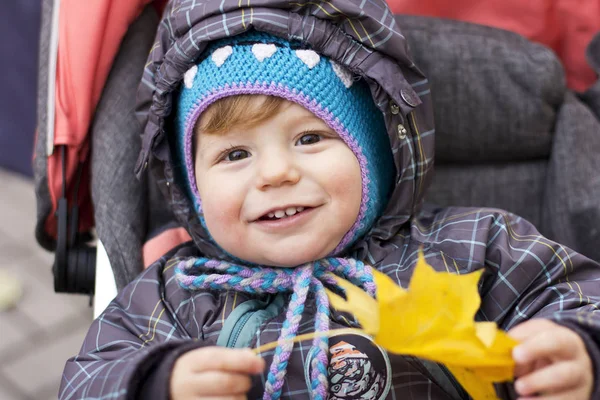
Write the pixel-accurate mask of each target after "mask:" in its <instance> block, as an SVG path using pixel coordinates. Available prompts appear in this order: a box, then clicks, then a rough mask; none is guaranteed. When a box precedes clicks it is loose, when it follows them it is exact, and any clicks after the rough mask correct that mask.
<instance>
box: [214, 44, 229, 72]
mask: <svg viewBox="0 0 600 400" xmlns="http://www.w3.org/2000/svg"><path fill="white" fill-rule="evenodd" d="M232 54H233V48H232V47H231V46H225V47H220V48H218V49H216V50H215V51H214V52H213V53H212V56H211V58H212V60H213V62H214V63H215V65H216V66H217V67H220V66H221V65H223V64H225V61H226V60H227V58H229V56H230V55H232Z"/></svg>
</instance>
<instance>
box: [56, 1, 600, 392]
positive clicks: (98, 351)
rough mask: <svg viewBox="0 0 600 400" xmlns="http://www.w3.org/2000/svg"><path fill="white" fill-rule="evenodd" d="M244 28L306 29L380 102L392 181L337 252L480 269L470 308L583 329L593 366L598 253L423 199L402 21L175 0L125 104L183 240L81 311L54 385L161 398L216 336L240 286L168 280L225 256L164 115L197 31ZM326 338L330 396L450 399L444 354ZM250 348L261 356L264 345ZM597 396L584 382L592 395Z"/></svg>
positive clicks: (427, 118) (326, 6)
mask: <svg viewBox="0 0 600 400" xmlns="http://www.w3.org/2000/svg"><path fill="white" fill-rule="evenodd" d="M251 27H253V28H254V29H257V30H261V31H266V32H269V33H271V34H275V35H279V36H282V37H284V38H288V39H295V40H300V41H302V42H305V43H308V44H310V46H311V47H312V48H313V49H315V50H316V51H317V52H319V53H321V54H324V55H326V56H328V57H329V58H331V59H333V60H335V61H337V62H339V63H340V64H342V65H344V66H345V67H346V68H348V69H349V70H351V71H352V72H354V73H355V74H359V75H361V76H363V77H364V78H365V80H366V81H367V82H368V83H369V85H370V87H371V92H372V94H373V98H374V100H375V103H376V104H377V106H378V107H379V108H380V110H381V112H382V113H383V115H384V119H385V122H386V127H387V130H388V134H389V137H390V144H391V147H392V150H393V154H394V157H395V163H396V170H397V171H398V173H397V179H396V182H397V184H396V187H395V189H394V191H393V193H392V195H391V199H390V202H389V205H388V206H387V209H386V210H385V212H384V215H383V216H382V217H381V218H380V219H379V220H378V221H377V222H376V223H375V225H374V226H373V228H372V229H371V231H369V232H368V234H367V235H366V236H365V237H364V238H362V239H361V240H359V241H358V243H356V244H355V245H354V247H353V248H352V249H351V250H350V252H349V253H350V254H349V255H351V256H353V257H356V258H360V259H362V260H364V261H365V262H367V263H369V264H371V265H373V266H375V267H376V268H377V269H379V270H380V271H382V272H384V273H386V274H388V275H389V276H390V277H392V278H393V279H394V280H395V281H396V282H397V283H398V284H400V285H402V286H403V287H407V286H408V283H409V280H410V277H411V274H412V270H413V267H414V265H415V263H416V259H417V253H418V250H419V248H422V249H423V251H424V253H425V255H426V258H427V261H428V263H429V264H431V265H432V266H433V267H434V268H435V269H437V270H440V271H450V272H453V273H457V274H463V273H468V272H472V271H475V270H478V269H484V270H485V273H484V275H483V278H482V280H481V282H480V293H481V297H482V305H481V308H480V310H479V312H478V314H477V319H478V320H488V321H495V322H497V323H498V325H499V326H500V327H501V328H503V329H510V328H511V327H513V326H515V325H516V324H518V323H520V322H522V321H525V320H528V319H531V318H548V319H552V320H554V321H556V322H557V323H559V324H562V325H565V326H567V327H569V328H571V329H573V330H575V331H576V332H578V333H579V334H580V335H581V336H582V338H583V339H584V341H585V343H586V346H587V348H588V351H589V353H590V355H591V357H592V359H593V360H594V364H595V365H596V361H597V360H600V352H599V349H598V341H597V340H598V339H597V338H599V337H600V314H599V313H598V305H599V304H600V290H599V289H598V283H597V281H598V280H599V279H600V268H599V267H600V266H599V265H598V264H597V263H595V262H593V261H591V260H589V259H587V258H585V257H583V256H581V255H579V254H576V253H574V252H573V251H571V250H570V249H568V248H565V247H563V246H561V245H559V244H556V243H553V242H552V241H550V240H547V239H545V238H544V237H542V236H540V235H539V233H538V232H537V231H536V229H535V228H534V227H533V226H531V224H529V223H528V222H527V221H525V220H523V219H521V218H519V217H517V216H514V215H512V214H509V213H506V212H503V211H501V210H493V209H466V208H442V209H438V208H424V207H423V205H422V199H423V194H424V192H425V190H426V188H427V186H428V184H429V180H430V177H431V172H432V167H433V144H434V125H433V114H432V109H431V98H430V90H429V83H428V81H427V79H426V78H425V77H424V76H423V74H422V73H421V72H420V71H419V70H418V68H417V67H416V66H415V65H414V63H413V62H412V60H411V56H410V54H409V51H408V48H407V43H406V40H405V38H404V36H403V35H402V34H401V32H400V30H399V28H401V27H398V26H397V24H396V21H395V19H394V17H393V15H392V14H391V13H390V11H389V9H388V8H387V6H386V4H385V3H384V2H383V1H382V0H364V1H354V0H353V1H350V0H329V1H307V0H298V1H297V2H289V1H287V0H285V1H284V0H241V1H240V0H174V1H171V2H170V3H169V5H168V7H167V10H166V12H165V16H164V18H163V21H162V22H161V24H160V26H159V30H158V33H157V38H156V43H155V45H154V46H153V49H152V51H151V53H150V56H149V59H148V63H147V65H146V69H145V71H144V76H143V79H142V83H141V86H140V89H139V93H138V98H139V102H138V115H139V117H140V120H141V121H142V123H143V124H144V126H145V131H144V136H143V148H142V152H141V154H140V157H139V160H138V167H137V170H138V173H140V174H141V173H142V172H143V171H144V170H145V169H146V168H148V169H149V170H150V173H152V174H154V175H155V176H156V178H157V181H158V183H159V185H160V187H161V190H162V191H163V192H164V194H165V196H166V199H167V201H168V202H169V204H170V206H171V209H172V210H173V211H174V213H175V215H176V216H177V218H178V219H179V221H180V222H181V223H182V224H184V225H185V226H187V227H188V230H189V232H190V234H191V236H192V238H193V239H194V242H193V243H190V244H188V245H185V246H183V247H181V248H179V249H177V250H176V251H175V252H173V253H171V254H169V255H166V256H165V257H163V258H162V259H161V260H159V261H157V262H156V263H155V264H154V265H152V266H151V267H150V268H149V269H147V270H146V271H144V272H143V273H142V274H141V275H140V277H138V278H137V279H136V280H135V281H133V282H132V283H131V284H129V285H128V286H127V287H126V288H125V289H124V290H122V291H121V292H120V293H119V295H118V296H117V298H116V299H115V300H114V301H113V302H112V303H111V304H110V306H109V307H108V308H107V309H106V311H105V312H104V313H103V314H102V315H101V316H100V317H99V318H98V319H97V320H96V321H94V323H93V325H92V327H91V328H90V331H89V333H88V335H87V337H86V339H85V342H84V344H83V347H82V349H81V351H80V353H79V354H78V355H77V356H75V357H74V358H72V359H70V360H69V361H68V362H67V365H66V368H65V371H64V375H63V380H62V385H61V389H60V398H61V399H76V398H77V399H78V398H138V397H142V398H144V397H151V398H168V378H169V373H170V368H171V367H172V365H173V362H174V360H175V359H176V358H177V357H178V356H179V355H180V354H182V353H183V352H185V351H188V350H190V349H192V348H195V347H199V346H207V345H214V344H216V343H217V338H218V337H219V333H220V332H221V330H222V328H223V324H224V322H225V321H226V319H227V317H228V316H229V314H230V313H231V312H232V310H235V309H236V307H238V306H239V305H240V304H243V303H244V302H245V301H247V300H249V297H248V296H246V295H244V294H239V293H232V292H223V293H215V292H208V291H198V292H188V291H185V290H183V289H181V288H180V287H179V286H178V284H177V282H176V281H175V279H174V275H173V268H172V267H173V265H174V263H175V262H176V261H177V260H179V259H181V258H182V257H189V256H194V255H196V256H197V255H200V254H202V255H204V256H207V257H214V258H219V259H227V255H226V254H222V253H221V252H220V250H219V249H218V248H217V247H216V246H214V245H212V244H211V242H210V240H209V237H208V234H207V232H206V231H205V230H204V229H203V228H202V226H201V225H200V224H199V223H198V222H197V221H198V219H197V218H196V216H195V214H194V212H193V208H192V206H191V204H190V203H189V202H188V200H187V198H186V196H185V194H184V192H183V190H182V189H181V188H180V187H179V186H178V185H177V184H176V181H177V180H176V174H177V171H175V169H174V165H175V164H174V162H173V160H172V159H171V154H170V151H169V145H168V140H167V139H168V134H169V133H170V129H169V127H168V122H167V121H168V117H169V115H170V114H171V112H172V104H173V94H174V92H175V91H176V90H177V88H178V87H179V85H180V83H181V81H182V77H183V74H184V73H185V71H187V69H188V68H189V67H191V66H192V65H193V64H194V63H195V62H196V61H197V58H198V57H200V56H201V54H202V51H203V50H204V48H205V47H206V44H207V43H208V42H210V41H212V40H215V39H219V38H222V37H225V36H228V35H236V34H239V33H241V32H243V31H245V30H247V29H249V28H251ZM401 128H404V129H401ZM401 131H402V132H406V133H405V134H399V132H401ZM431 306H432V307H435V305H434V304H432V305H431ZM313 312H314V307H313V305H312V303H310V302H309V304H308V306H307V308H306V310H305V313H304V316H303V324H302V326H301V333H302V332H305V331H309V330H310V329H311V327H312V325H313V324H312V321H311V315H312V313H313ZM338 317H339V316H337V315H335V314H334V315H333V318H332V319H333V321H332V325H333V326H332V327H335V326H336V324H343V319H342V318H338ZM283 318H284V315H283V314H279V315H278V316H276V317H275V318H272V319H270V320H268V321H265V322H264V323H263V324H262V325H261V326H260V327H259V329H257V331H256V332H255V335H254V338H253V340H252V343H251V345H257V344H260V343H266V342H271V341H274V340H276V339H277V337H278V334H279V331H280V328H281V324H282V322H283ZM330 345H331V348H332V349H334V350H335V351H336V352H337V353H335V352H334V353H332V365H333V368H331V367H330V380H332V385H331V387H332V389H333V386H335V385H333V380H334V379H338V378H339V379H340V380H337V381H336V382H338V383H339V384H340V385H342V386H344V385H346V387H345V388H344V387H342V388H341V389H340V388H337V389H340V390H341V391H340V392H337V393H339V394H338V395H337V397H335V398H344V397H345V398H357V397H352V396H351V395H346V396H343V393H344V390H345V389H348V390H351V389H352V387H353V386H352V384H356V385H360V384H362V382H365V381H368V382H369V385H371V386H370V387H371V388H373V390H371V391H369V392H368V393H365V394H364V397H360V398H373V399H384V398H385V399H395V398H402V399H423V398H428V399H453V398H464V397H465V395H464V392H462V391H461V389H460V388H459V387H456V386H455V385H453V380H452V379H451V378H448V376H447V374H446V373H447V371H445V370H444V369H443V368H438V369H436V366H435V365H434V366H432V365H430V364H429V365H428V364H425V363H423V362H421V361H420V360H416V359H413V358H410V357H400V356H391V355H388V354H385V352H383V351H381V350H380V349H378V348H377V347H376V346H374V345H372V343H370V341H368V340H367V339H366V338H361V337H358V336H356V337H339V338H333V339H332V340H330ZM309 348H310V346H309V343H301V344H300V345H298V346H296V347H295V350H294V353H293V355H292V357H291V360H290V366H289V368H288V379H287V380H286V383H285V385H284V389H283V394H282V397H283V398H307V397H308V393H309V392H308V388H307V384H306V379H305V376H306V374H307V371H306V366H305V362H304V361H305V360H306V359H307V357H308V356H309V354H308V352H309V351H310V349H309ZM263 356H264V357H265V358H266V361H267V364H268V363H269V361H270V357H271V354H269V353H266V354H263ZM334 361H335V362H334ZM337 361H340V362H339V363H338V362H337ZM348 365H351V366H354V367H356V369H357V370H360V371H362V372H360V373H358V375H356V374H355V375H353V378H352V379H354V381H352V379H346V378H343V379H342V378H340V376H341V375H340V371H341V372H344V371H345V370H344V368H346V367H347V366H348ZM594 368H596V367H594ZM368 371H374V372H373V373H369V372H368ZM346 372H347V371H346ZM595 373H596V381H597V380H598V379H597V372H595ZM342 375H343V374H342ZM264 378H265V377H264V376H263V377H259V378H257V379H256V380H255V382H254V387H253V389H252V391H251V392H250V395H249V398H257V397H261V393H262V386H263V380H264ZM448 382H450V384H449V383H448ZM498 393H499V395H500V396H501V397H502V398H511V389H510V387H509V385H499V386H498ZM361 396H362V395H361ZM598 396H600V392H598V390H597V388H596V389H595V394H594V398H600V397H598ZM332 398H333V396H332Z"/></svg>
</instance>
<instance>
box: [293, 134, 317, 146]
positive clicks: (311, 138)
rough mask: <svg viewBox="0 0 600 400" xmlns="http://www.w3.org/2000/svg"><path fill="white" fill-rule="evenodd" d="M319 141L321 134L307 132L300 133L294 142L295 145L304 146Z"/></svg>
mask: <svg viewBox="0 0 600 400" xmlns="http://www.w3.org/2000/svg"><path fill="white" fill-rule="evenodd" d="M320 141H321V135H319V134H317V133H307V134H305V135H302V137H301V138H300V139H298V141H297V142H296V146H304V145H307V144H315V143H317V142H320Z"/></svg>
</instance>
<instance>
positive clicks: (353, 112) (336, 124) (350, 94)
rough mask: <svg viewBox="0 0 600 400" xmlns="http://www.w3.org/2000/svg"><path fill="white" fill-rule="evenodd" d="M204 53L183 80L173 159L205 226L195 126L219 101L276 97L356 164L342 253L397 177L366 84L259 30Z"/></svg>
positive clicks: (338, 249)
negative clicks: (301, 111)
mask: <svg viewBox="0 0 600 400" xmlns="http://www.w3.org/2000/svg"><path fill="white" fill-rule="evenodd" d="M204 54H206V55H207V56H206V57H205V58H203V59H202V60H200V61H199V63H198V64H197V65H195V66H193V67H192V68H191V69H190V70H188V72H187V73H186V74H185V76H184V85H183V87H182V89H181V93H180V95H179V98H178V103H177V110H176V119H175V129H176V133H177V135H176V138H175V139H176V140H177V142H178V143H177V144H176V151H177V152H178V154H177V155H176V156H177V158H178V159H179V160H180V161H181V162H182V163H184V165H185V172H184V175H185V176H184V177H183V179H184V180H185V181H186V182H185V183H186V189H187V190H188V196H189V197H190V198H191V199H192V201H193V203H194V206H195V208H196V211H197V212H198V215H199V218H200V220H201V223H202V225H203V226H204V227H206V224H205V223H204V218H203V216H202V202H201V199H200V195H199V194H198V187H197V185H196V179H195V172H194V158H193V154H192V141H193V134H194V126H195V124H196V121H197V120H198V118H199V117H200V115H201V114H202V112H204V111H205V110H206V109H207V108H208V106H210V105H211V104H212V103H214V102H215V101H217V100H219V99H222V98H224V97H228V96H235V95H241V94H262V95H271V96H278V97H281V98H284V99H286V100H289V101H292V102H295V103H297V104H299V105H301V106H303V107H304V108H306V109H308V110H309V111H311V112H312V113H313V114H315V115H316V116H317V117H319V118H321V119H322V120H323V121H325V123H326V124H327V125H328V126H329V127H330V128H331V129H333V130H334V131H335V132H336V133H337V134H338V135H339V136H340V137H341V138H342V140H343V141H344V142H345V143H346V145H348V147H349V148H350V149H351V150H352V152H353V153H354V155H355V156H356V158H357V159H358V162H359V165H360V170H361V175H362V200H361V205H360V211H359V214H358V218H357V220H356V222H355V223H354V225H353V226H352V227H351V229H350V230H349V231H348V232H347V233H346V234H345V235H344V237H343V238H342V240H341V242H340V243H339V244H338V246H337V247H336V249H335V250H334V251H333V254H339V253H340V252H341V251H342V250H344V249H347V248H348V247H349V246H350V245H351V244H352V243H354V241H356V239H358V238H359V237H361V236H362V235H364V234H365V233H366V232H367V231H368V230H369V229H370V228H371V227H372V225H373V223H374V222H375V220H376V219H377V218H378V217H379V216H380V215H381V214H382V212H383V208H384V207H385V206H386V204H387V200H388V197H389V194H390V192H391V189H392V187H393V183H394V176H395V166H394V161H393V158H392V151H391V148H390V144H389V139H388V136H387V130H386V127H385V122H384V120H383V115H382V113H381V111H380V110H379V109H377V107H376V106H375V104H374V102H373V99H372V97H371V93H370V91H369V88H368V86H367V85H366V83H365V82H363V81H360V80H356V79H354V76H353V75H352V74H351V73H350V72H349V71H347V70H346V69H345V68H343V67H342V66H340V65H339V64H337V63H335V62H333V61H332V60H329V59H328V58H326V57H324V56H321V55H319V54H317V53H316V52H314V51H312V50H309V49H303V48H301V47H300V43H296V42H289V41H286V40H285V39H282V38H279V37H276V36H273V35H269V34H265V33H261V32H257V31H249V32H247V33H244V34H242V35H238V36H234V37H230V38H226V39H222V40H219V41H216V42H215V43H213V44H211V45H210V46H209V47H208V48H207V49H206V50H205V52H204ZM209 233H210V232H209Z"/></svg>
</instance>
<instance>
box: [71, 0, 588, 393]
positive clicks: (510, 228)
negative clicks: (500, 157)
mask: <svg viewBox="0 0 600 400" xmlns="http://www.w3.org/2000/svg"><path fill="white" fill-rule="evenodd" d="M250 3H252V4H250ZM358 30H360V32H359V31H358ZM157 37H158V40H157V44H156V46H155V48H154V49H153V51H152V53H151V54H150V58H149V63H148V65H147V69H146V72H145V74H144V78H143V82H142V85H141V88H140V99H139V101H140V112H141V114H142V115H143V118H144V121H145V122H146V124H145V129H146V130H145V133H144V147H143V150H142V156H141V158H140V165H141V166H146V165H147V167H148V168H149V170H150V172H151V173H153V174H155V175H156V176H157V178H158V182H159V184H160V185H161V189H162V190H163V191H164V194H165V196H166V199H167V202H168V204H169V206H170V207H171V208H172V209H173V211H174V212H175V214H176V216H177V217H178V219H179V220H180V221H181V223H182V224H184V225H185V226H186V227H187V229H188V231H189V233H190V235H191V236H192V238H193V242H190V243H187V244H184V245H181V246H179V247H178V248H176V249H174V250H173V251H171V252H170V253H169V254H167V255H165V256H164V257H162V258H161V259H160V260H159V261H157V262H156V263H155V264H153V265H152V266H151V267H149V268H148V269H147V270H145V271H144V272H143V273H142V274H141V275H140V276H139V277H138V278H137V279H136V280H134V281H133V282H132V283H131V284H129V285H128V286H127V287H126V288H125V289H124V290H122V291H121V292H120V293H119V295H118V296H117V298H115V300H114V301H113V302H112V303H111V304H110V305H109V306H108V308H107V309H106V310H105V312H104V313H103V314H102V315H100V317H99V318H98V319H97V320H96V321H94V323H93V325H92V327H91V329H90V331H89V333H88V336H87V337H86V339H85V342H84V344H83V347H82V349H81V351H80V353H79V355H77V356H76V357H74V358H72V359H71V360H69V361H68V362H67V365H66V368H65V372H64V375H63V381H62V386H61V389H60V398H61V399H71V398H156V399H169V398H172V399H199V398H210V399H217V398H223V399H225V398H227V399H242V398H252V399H256V398H261V397H262V398H263V399H278V398H314V399H327V398H329V399H374V400H375V399H395V398H402V399H467V398H468V395H467V394H466V393H465V391H464V390H463V389H462V387H461V386H460V385H459V384H458V383H457V381H456V380H455V379H454V378H453V376H452V375H451V374H450V373H449V371H448V370H447V369H446V368H445V367H444V366H443V365H438V364H436V363H433V362H429V361H426V360H420V359H417V358H414V357H408V356H398V355H393V354H388V353H386V352H385V351H384V350H383V349H381V348H380V347H378V346H377V345H376V344H375V343H373V342H372V340H371V339H370V338H369V337H367V336H361V335H358V334H354V335H352V334H335V333H334V332H332V333H331V334H330V337H329V338H327V337H326V336H324V335H318V336H317V337H316V338H315V339H313V340H309V341H300V342H299V343H296V344H293V342H292V339H293V338H295V337H296V336H298V335H300V334H303V333H307V332H318V333H326V332H327V331H329V330H332V329H335V328H340V327H347V326H351V327H354V326H356V323H355V322H354V321H352V320H350V319H349V318H348V316H347V315H344V314H342V313H339V312H337V311H336V310H333V309H330V307H329V304H328V300H327V296H326V294H325V287H335V283H334V281H333V279H332V277H333V276H340V277H343V278H344V279H347V280H349V281H351V282H352V283H354V284H355V285H357V286H359V287H361V288H363V289H364V290H365V291H366V292H368V293H369V294H371V295H375V287H374V283H373V276H372V272H371V271H372V268H376V269H377V270H379V271H381V272H383V273H385V274H387V275H389V276H390V277H391V278H392V279H394V281H395V282H397V283H398V284H399V285H401V286H403V287H407V286H408V283H409V281H410V277H411V274H412V271H413V268H414V266H415V263H416V260H417V255H418V252H419V250H420V249H422V250H423V252H424V254H425V257H426V259H427V262H428V263H429V264H431V265H432V266H433V267H434V268H435V269H437V270H440V271H449V272H452V273H458V274H464V273H469V272H473V271H475V270H478V269H484V270H485V273H484V275H483V278H482V281H481V282H480V293H481V297H482V305H481V308H480V310H479V312H478V314H477V319H478V320H489V321H495V322H497V323H498V325H499V326H500V328H502V329H505V330H508V331H509V333H510V334H511V335H512V336H513V337H514V338H516V339H517V340H518V341H519V342H520V343H521V344H520V345H518V346H517V347H516V348H515V350H514V354H513V356H514V359H515V362H516V370H515V375H516V381H515V383H514V385H513V384H502V385H498V386H497V391H498V395H499V396H500V397H502V398H512V397H514V396H519V397H520V398H530V397H534V396H535V395H536V394H538V395H540V398H546V399H567V398H568V399H569V400H575V399H589V398H590V397H592V398H597V397H598V396H600V392H598V389H597V381H598V379H597V378H596V377H597V369H596V362H597V360H598V359H600V358H599V355H598V337H600V336H599V334H600V317H598V313H597V306H598V304H599V298H598V288H597V281H598V277H599V275H598V271H599V270H598V265H597V264H596V263H594V262H593V261H591V260H588V259H586V258H585V257H583V256H581V255H579V254H576V253H574V252H573V251H571V250H569V249H567V248H565V247H563V246H561V245H559V244H556V243H553V242H552V241H550V240H548V239H545V238H544V237H542V236H540V235H539V234H538V233H537V231H536V230H535V229H534V228H533V227H532V226H531V225H530V224H529V223H527V222H526V221H524V220H522V219H520V218H519V217H516V216H514V215H512V214H509V213H506V212H503V211H500V210H492V209H469V208H425V207H423V205H422V198H423V195H424V192H425V189H426V187H427V185H428V181H429V177H430V174H431V172H432V163H433V162H432V155H433V121H432V113H431V102H430V98H429V91H428V90H427V88H428V83H427V80H426V79H425V78H424V77H423V76H422V75H421V74H420V72H419V71H418V70H417V69H416V67H415V66H414V64H413V63H412V61H411V59H410V54H409V53H408V52H407V50H406V45H405V42H404V39H403V36H402V35H401V34H400V33H399V32H398V31H397V30H396V27H395V26H394V23H393V19H392V17H391V16H390V13H389V10H388V9H387V5H386V4H385V3H384V2H383V1H379V0H370V1H368V2H366V1H362V2H359V1H349V0H346V1H344V0H333V1H322V2H321V1H317V2H305V1H300V2H298V3H292V2H287V1H278V0H257V1H252V2H246V1H237V0H236V1H233V0H230V1H228V0H223V1H221V0H219V1H216V0H215V1H210V0H209V1H198V0H196V1H191V0H186V1H173V2H171V3H170V5H169V6H168V9H167V11H166V13H165V16H164V19H163V22H162V23H161V25H160V26H159V31H158V34H157ZM417 91H418V92H419V93H421V96H419V95H417ZM430 306H431V307H435V306H436V305H435V304H431V305H430ZM270 342H277V348H276V349H275V350H272V351H266V352H262V353H260V354H258V355H255V354H254V353H253V352H251V351H250V350H248V348H256V347H258V346H260V345H262V344H265V343H270Z"/></svg>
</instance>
